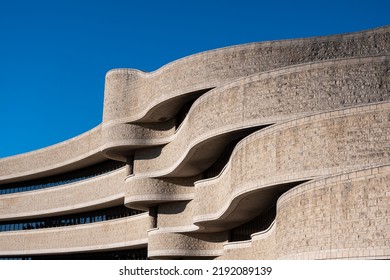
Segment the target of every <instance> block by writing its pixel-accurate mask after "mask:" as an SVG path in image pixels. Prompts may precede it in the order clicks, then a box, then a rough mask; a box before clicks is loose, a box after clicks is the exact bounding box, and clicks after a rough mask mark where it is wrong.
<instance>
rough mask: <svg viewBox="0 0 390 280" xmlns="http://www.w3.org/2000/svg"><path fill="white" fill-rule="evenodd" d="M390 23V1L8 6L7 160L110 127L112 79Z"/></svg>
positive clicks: (0, 43) (4, 62) (0, 1)
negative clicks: (249, 46) (107, 86)
mask: <svg viewBox="0 0 390 280" xmlns="http://www.w3.org/2000/svg"><path fill="white" fill-rule="evenodd" d="M388 24H390V0H367V1H360V0H354V1H351V0H338V1H333V0H331V1H314V0H310V1H300V0H295V1H291V0H288V1H285V0H279V1H270V0H269V1H261V0H240V1H229V0H223V1H222V0H221V1H218V0H190V1H186V0H181V1H169V0H166V1H147V0H142V1H141V0H138V1H132V0H127V1H125V0H109V1H108V0H105V1H99V0H94V1H89V0H88V1H84V0H77V1H74V0H65V1H62V0H60V1H49V0H45V1H41V0H34V1H32V0H31V1H19V0H12V1H11V0H0V72H1V73H0V119H1V130H0V157H5V156H9V155H14V154H18V153H23V152H27V151H31V150H34V149H38V148H41V147H45V146H48V145H52V144H55V143H58V142H60V141H63V140H66V139H69V138H72V137H74V136H76V135H78V134H81V133H83V132H85V131H87V130H89V129H91V128H93V127H95V126H96V125H98V124H99V123H100V122H101V119H102V106H103V90H104V76H105V73H106V72H107V71H108V70H110V69H112V68H123V67H125V68H137V69H141V70H144V71H153V70H155V69H157V68H159V67H161V66H163V65H164V64H166V63H168V62H171V61H173V60H176V59H178V58H181V57H184V56H187V55H191V54H194V53H197V52H201V51H205V50H210V49H215V48H219V47H225V46H229V45H236V44H242V43H248V42H257V41H266V40H275V39H286V38H298V37H309V36H318V35H329V34H337V33H345V32H353V31H359V30H363V29H369V28H374V27H378V26H383V25H388Z"/></svg>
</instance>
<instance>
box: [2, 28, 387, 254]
mask: <svg viewBox="0 0 390 280" xmlns="http://www.w3.org/2000/svg"><path fill="white" fill-rule="evenodd" d="M389 50H390V27H388V26H387V27H381V28H377V29H373V30H368V31H362V32H356V33H351V34H342V35H334V36H326V37H316V38H307V39H295V40H284V41H272V42H264V43H252V44H246V45H240V46H233V47H227V48H222V49H217V50H213V51H208V52H204V53H199V54H196V55H193V56H189V57H186V58H183V59H180V60H178V61H175V62H172V63H170V64H168V65H166V66H164V67H162V68H160V69H158V70H156V71H154V72H152V73H144V72H141V71H138V70H133V69H117V70H112V71H110V72H108V73H107V76H106V84H105V98H104V106H103V121H102V123H101V124H100V125H99V126H98V127H96V128H94V129H92V130H90V131H89V132H86V133H84V134H82V135H80V136H78V137H75V138H73V139H70V140H68V141H65V142H62V143H59V144H57V145H54V146H51V147H47V148H44V149H40V150H37V151H33V152H30V153H26V154H22V155H17V156H13V157H8V158H3V159H0V258H31V259H58V258H63V259H67V258H77V259H78V258H90V259H93V258H127V259H145V258H151V259H183V258H184V259H185V258H191V259H193V258H198V259H341V258H344V259H347V258H348V259H388V258H389V257H390V52H389Z"/></svg>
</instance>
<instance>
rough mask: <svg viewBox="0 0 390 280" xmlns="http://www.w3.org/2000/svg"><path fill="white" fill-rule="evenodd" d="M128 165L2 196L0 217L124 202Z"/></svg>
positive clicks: (39, 214) (64, 211)
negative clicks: (43, 187)
mask: <svg viewBox="0 0 390 280" xmlns="http://www.w3.org/2000/svg"><path fill="white" fill-rule="evenodd" d="M125 177H126V169H125V168H121V169H119V170H117V171H114V172H111V173H109V174H105V175H102V176H98V177H94V178H90V179H87V180H83V181H79V182H75V183H71V184H66V185H64V186H59V187H53V188H48V189H43V190H36V191H29V192H23V193H15V194H8V195H1V196H0V221H4V220H9V219H20V218H36V217H45V216H50V215H52V216H53V215H63V214H70V213H74V212H82V211H88V210H94V209H100V208H105V207H111V206H117V205H123V200H124V188H123V185H124V179H125Z"/></svg>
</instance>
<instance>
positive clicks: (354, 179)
mask: <svg viewBox="0 0 390 280" xmlns="http://www.w3.org/2000/svg"><path fill="white" fill-rule="evenodd" d="M389 190H390V166H389V165H385V166H378V167H373V168H369V169H363V170H360V171H354V172H350V173H344V174H342V175H337V176H333V177H329V178H327V179H319V180H317V181H313V182H310V183H306V184H303V185H301V186H299V187H296V188H294V189H292V190H290V191H288V192H286V193H285V194H284V195H283V196H282V197H281V198H280V199H279V201H278V214H277V218H276V221H275V224H274V225H273V227H272V228H271V229H270V230H269V232H266V233H262V234H257V235H254V236H253V237H252V240H251V241H249V242H237V243H236V244H231V245H230V244H229V245H225V254H223V256H222V257H220V258H225V259H245V258H249V259H388V258H389V256H390V243H389V237H390V222H389V221H390V220H389V217H390V212H389V207H388V205H389V203H390V196H389Z"/></svg>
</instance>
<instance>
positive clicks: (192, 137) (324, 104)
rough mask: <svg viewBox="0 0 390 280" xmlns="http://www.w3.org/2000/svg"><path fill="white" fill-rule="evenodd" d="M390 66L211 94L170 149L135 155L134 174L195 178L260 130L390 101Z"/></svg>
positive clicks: (291, 73)
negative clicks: (239, 141)
mask: <svg viewBox="0 0 390 280" xmlns="http://www.w3.org/2000/svg"><path fill="white" fill-rule="evenodd" d="M389 65H390V60H389V57H387V56H381V57H367V58H359V59H348V60H336V61H328V62H322V63H311V64H305V65H298V66H293V67H289V68H284V69H279V70H276V71H271V72H266V73H261V74H256V75H253V76H250V77H247V78H243V79H240V80H237V81H235V82H232V83H230V84H228V85H226V86H223V87H219V88H216V89H214V90H211V91H209V92H208V93H206V94H204V95H203V96H202V97H200V98H198V99H197V100H196V101H195V102H194V104H193V105H192V107H191V110H190V111H189V113H188V115H187V118H186V119H185V120H184V122H183V123H182V125H181V126H180V129H179V130H178V132H177V133H176V134H175V137H174V139H173V140H172V141H171V142H170V143H168V144H167V145H165V146H163V147H162V148H161V147H157V148H150V149H143V150H138V151H136V152H135V158H134V159H135V162H134V172H135V173H136V174H137V175H138V176H142V177H161V176H164V177H184V176H195V175H198V174H199V173H201V172H203V171H204V170H205V169H207V168H208V167H209V166H210V165H211V164H212V163H213V162H214V161H215V160H216V158H217V157H218V156H219V154H220V153H221V151H222V149H223V148H224V147H225V146H226V145H227V143H229V142H230V141H232V140H234V139H235V138H237V137H243V136H245V135H248V134H249V133H250V132H253V131H254V130H256V129H261V128H264V127H266V126H268V125H270V124H274V123H278V122H282V121H285V120H289V119H295V118H297V117H299V116H303V115H307V114H313V113H315V112H324V111H330V110H335V109H340V108H347V107H350V106H356V105H359V104H367V103H373V102H380V101H384V100H390V96H389V94H388V91H389V88H388V86H387V85H388V84H390V83H389V82H390V78H389V75H387V74H386V71H387V70H386V69H388V67H389ZM362 67H364V69H365V71H361V69H362ZM220 100H223V102H220ZM245 133H246V134H245Z"/></svg>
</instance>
